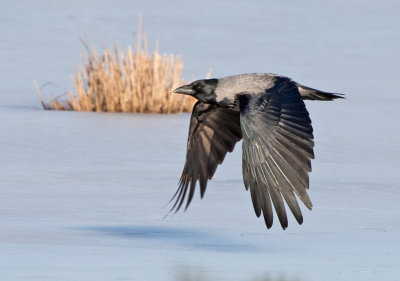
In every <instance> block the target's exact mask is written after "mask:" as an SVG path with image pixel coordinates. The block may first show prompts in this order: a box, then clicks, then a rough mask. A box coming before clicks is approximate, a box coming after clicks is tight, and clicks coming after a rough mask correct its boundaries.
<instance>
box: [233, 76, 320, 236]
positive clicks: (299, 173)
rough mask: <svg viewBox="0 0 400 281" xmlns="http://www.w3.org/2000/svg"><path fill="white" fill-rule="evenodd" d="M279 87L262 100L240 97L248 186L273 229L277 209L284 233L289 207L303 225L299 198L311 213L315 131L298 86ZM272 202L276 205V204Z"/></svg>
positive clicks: (288, 83) (284, 81)
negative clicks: (310, 183) (310, 193)
mask: <svg viewBox="0 0 400 281" xmlns="http://www.w3.org/2000/svg"><path fill="white" fill-rule="evenodd" d="M276 79H277V81H276V83H275V86H274V87H273V88H271V89H268V90H266V92H265V93H260V94H259V95H256V96H253V95H246V94H244V95H240V96H239V97H238V98H239V104H240V112H241V115H240V124H241V128H242V134H243V162H242V166H243V181H244V185H245V187H246V189H248V188H249V187H250V192H251V197H252V201H253V206H254V210H255V212H256V215H257V216H258V217H259V216H260V215H261V211H262V213H263V214H264V220H265V223H266V225H267V227H268V228H270V227H271V226H272V222H273V212H272V204H273V205H274V207H275V210H276V213H277V214H278V218H279V221H280V223H281V225H282V228H283V229H285V228H286V227H287V225H288V221H287V216H286V210H285V206H284V202H283V199H282V196H283V198H284V199H285V201H286V203H287V205H288V206H289V208H290V210H291V211H292V213H293V215H294V216H295V218H296V220H297V221H298V222H299V224H301V223H302V222H303V217H302V214H301V210H300V208H299V205H298V203H297V200H296V198H295V195H294V194H295V193H296V194H297V196H298V197H299V198H300V200H301V201H302V202H303V203H304V204H305V205H306V206H307V208H309V209H311V208H312V203H311V201H310V198H309V197H308V195H307V191H306V189H308V187H309V178H308V173H309V172H310V171H311V161H310V159H312V158H314V152H313V146H314V142H313V134H312V132H313V129H312V126H311V120H310V118H309V114H308V112H307V110H306V107H305V105H304V102H303V101H302V99H301V95H300V93H299V91H298V89H297V87H296V84H294V82H291V80H289V79H286V78H280V77H277V78H276ZM271 200H272V204H271Z"/></svg>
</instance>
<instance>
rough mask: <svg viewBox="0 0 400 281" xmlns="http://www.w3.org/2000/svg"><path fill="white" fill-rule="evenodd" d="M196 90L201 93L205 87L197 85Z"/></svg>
mask: <svg viewBox="0 0 400 281" xmlns="http://www.w3.org/2000/svg"><path fill="white" fill-rule="evenodd" d="M195 90H196V91H197V92H201V90H203V86H202V85H201V84H197V85H196V86H195Z"/></svg>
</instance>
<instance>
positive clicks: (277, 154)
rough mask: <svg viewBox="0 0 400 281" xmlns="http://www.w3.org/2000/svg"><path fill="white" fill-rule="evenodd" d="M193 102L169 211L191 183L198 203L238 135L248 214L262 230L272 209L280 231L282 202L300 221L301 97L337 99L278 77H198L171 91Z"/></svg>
mask: <svg viewBox="0 0 400 281" xmlns="http://www.w3.org/2000/svg"><path fill="white" fill-rule="evenodd" d="M173 92H174V93H178V94H185V95H189V96H192V97H194V98H196V99H197V100H198V101H197V102H196V104H195V105H194V107H193V112H192V115H191V118H190V127H189V136H188V142H187V152H186V161H185V165H184V168H183V172H182V176H181V178H180V181H179V188H178V190H177V191H176V193H175V195H174V196H173V198H172V199H171V200H174V199H175V198H176V201H175V204H174V205H173V207H172V209H171V210H174V209H175V212H177V211H178V210H179V209H180V207H181V206H182V204H183V203H184V200H185V198H186V197H187V200H186V207H185V210H186V209H187V207H188V206H189V204H190V202H191V200H192V198H193V194H194V191H195V186H196V183H197V182H199V185H200V196H201V198H203V196H204V192H205V190H206V186H207V181H208V180H209V179H211V178H212V176H213V175H214V173H215V171H216V169H217V166H218V164H221V163H222V162H223V160H224V158H225V155H226V154H227V152H228V151H229V152H232V151H233V149H234V147H235V144H236V143H237V142H238V141H240V140H241V139H242V138H243V143H242V172H243V182H244V186H245V188H246V190H248V189H250V194H251V199H252V202H253V207H254V211H255V213H256V215H257V217H260V216H261V214H263V216H264V221H265V224H266V226H267V228H268V229H269V228H270V227H271V226H272V223H273V210H272V206H274V208H275V211H276V214H277V216H278V219H279V221H280V224H281V226H282V228H283V229H286V227H287V226H288V219H287V215H286V210H285V204H284V200H285V201H286V204H287V206H288V207H289V209H290V210H291V212H292V213H293V215H294V217H295V218H296V220H297V222H298V223H299V224H302V223H303V216H302V213H301V210H300V207H299V204H298V203H297V200H296V197H295V194H296V195H297V197H298V198H299V199H300V200H301V201H302V202H303V203H304V205H305V206H306V207H307V208H308V209H310V210H311V208H312V203H311V201H310V198H309V196H308V194H307V189H308V188H309V176H308V173H309V172H311V160H310V159H314V151H313V147H314V141H313V139H314V136H313V128H312V126H311V119H310V117H309V113H308V111H307V109H306V107H305V104H304V102H303V100H322V101H331V100H333V99H338V98H343V94H335V93H327V92H323V91H319V90H316V89H312V88H309V87H306V86H303V85H300V84H298V83H296V82H294V81H293V80H292V79H290V78H288V77H285V76H281V75H277V74H271V73H267V74H261V73H251V74H240V75H233V76H227V77H224V78H219V79H204V80H197V81H194V82H192V83H191V84H188V85H185V86H182V87H179V88H177V89H175V90H174V91H173Z"/></svg>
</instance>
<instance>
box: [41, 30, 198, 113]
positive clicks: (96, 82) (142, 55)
mask: <svg viewBox="0 0 400 281" xmlns="http://www.w3.org/2000/svg"><path fill="white" fill-rule="evenodd" d="M83 44H84V46H85V48H86V56H85V57H84V65H85V68H84V70H80V71H79V70H78V71H76V72H75V75H72V76H71V79H72V82H73V85H74V87H75V92H76V94H73V93H72V92H67V93H68V95H69V99H68V100H64V101H60V97H61V96H59V97H58V98H53V99H51V100H50V101H49V102H45V101H44V100H43V97H42V94H41V91H40V89H39V87H38V86H37V83H36V82H35V86H36V89H37V92H38V94H39V97H40V100H41V103H42V105H43V108H44V109H49V110H76V111H97V112H100V111H101V112H137V113H177V112H190V111H191V110H192V107H193V104H194V102H195V100H194V99H193V98H192V97H190V96H185V95H177V94H173V93H172V91H173V90H174V89H175V88H176V87H178V86H180V85H182V84H183V83H184V82H183V81H182V79H181V73H182V70H183V61H182V59H181V58H180V57H179V56H175V55H172V54H171V55H166V54H160V53H159V52H158V51H157V50H156V51H154V52H153V53H152V54H150V53H149V51H148V47H147V40H146V35H145V33H144V32H143V30H142V28H141V27H139V32H138V36H137V40H136V43H135V45H134V47H135V51H133V50H132V47H131V46H129V47H128V48H127V50H126V51H125V52H122V51H120V50H119V48H118V46H114V48H107V49H105V50H104V51H102V52H101V53H99V52H98V51H97V49H96V48H89V47H88V45H87V44H86V43H85V42H83Z"/></svg>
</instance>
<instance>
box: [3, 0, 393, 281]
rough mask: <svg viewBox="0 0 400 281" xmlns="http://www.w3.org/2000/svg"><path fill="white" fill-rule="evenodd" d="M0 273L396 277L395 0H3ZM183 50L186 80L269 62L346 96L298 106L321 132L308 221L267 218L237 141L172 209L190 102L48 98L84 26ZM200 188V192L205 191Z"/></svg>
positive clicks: (93, 32)
mask: <svg viewBox="0 0 400 281" xmlns="http://www.w3.org/2000/svg"><path fill="white" fill-rule="evenodd" d="M0 6H1V9H0V27H1V28H0V61H1V68H0V71H1V83H0V120H1V121H0V147H1V152H0V200H1V201H0V276H1V279H2V280H96V281H97V280H280V279H279V278H281V279H282V280H398V279H399V278H400V270H399V264H400V263H399V261H400V254H399V252H400V246H399V245H400V238H399V237H400V207H399V204H398V202H399V199H400V191H399V188H400V186H399V183H400V173H399V168H400V162H399V152H400V146H399V143H400V132H399V130H400V125H399V121H400V114H399V103H400V98H399V90H400V36H399V35H400V18H399V16H398V14H399V12H400V2H398V1H394V0H393V1H379V2H377V1H371V0H367V1H361V0H359V1H286V2H282V1H247V2H246V1H236V0H235V1H210V0H205V1H198V2H193V1H173V0H170V1H102V0H99V1H75V0H72V1H11V2H10V1H4V0H3V1H0ZM140 15H142V17H143V26H144V29H145V32H146V33H147V37H148V42H149V45H150V48H152V49H153V48H154V47H155V46H156V40H158V42H159V50H160V52H162V53H163V52H165V53H174V54H182V56H183V58H184V62H185V69H184V78H185V79H186V80H191V79H193V78H202V77H204V76H205V74H206V73H207V71H208V70H209V69H210V68H211V69H212V76H213V77H221V76H225V75H230V74H238V73H245V72H273V73H279V74H283V75H287V76H289V77H292V78H293V79H294V80H296V81H298V82H300V83H302V84H304V85H307V86H311V87H314V88H317V89H321V90H325V91H332V92H340V93H345V94H346V97H347V99H346V100H340V101H335V102H332V103H328V102H326V103H323V102H308V103H307V108H308V109H309V111H310V114H311V117H312V120H313V126H314V130H315V139H316V147H315V153H316V159H315V161H313V172H312V174H311V188H310V192H309V194H310V197H311V199H312V201H313V203H314V208H313V210H312V212H309V211H307V210H306V209H305V208H303V210H304V217H305V219H304V224H303V225H302V226H298V225H297V224H296V222H295V221H294V220H293V219H292V218H290V225H289V228H288V229H287V230H286V231H283V230H282V229H280V227H279V225H278V224H275V225H274V226H273V228H272V229H270V230H267V229H266V228H265V226H264V223H263V220H262V219H257V218H256V217H255V215H254V212H253V209H252V206H251V200H250V194H249V193H248V192H246V191H245V190H244V187H243V184H242V179H241V167H240V165H241V160H240V157H241V149H240V146H241V144H238V145H237V147H236V151H235V152H234V153H232V154H230V155H228V156H227V158H226V160H225V163H224V165H222V166H221V167H219V168H218V171H217V174H216V178H215V180H213V181H212V182H211V183H210V184H209V187H208V190H207V192H206V196H205V198H204V200H201V201H200V199H199V198H198V197H199V196H196V198H195V200H194V202H193V203H192V206H191V207H190V209H189V210H188V211H187V212H186V213H179V214H178V215H175V216H173V217H167V218H166V219H164V218H163V217H164V215H165V214H166V213H167V212H168V210H169V208H168V207H165V208H163V206H164V205H165V204H166V203H167V202H168V200H169V198H170V196H172V194H173V193H174V192H175V189H176V187H177V181H178V179H179V176H180V172H181V169H182V167H183V162H184V156H185V155H184V154H185V143H186V136H187V129H188V123H189V122H188V121H189V120H188V119H189V115H188V114H179V115H170V116H166V115H136V114H99V113H77V112H45V111H43V110H42V109H41V106H40V103H39V100H38V97H37V95H36V92H35V89H34V86H33V82H32V81H33V80H37V81H38V83H39V84H44V83H46V82H52V83H54V84H57V85H58V88H57V87H51V86H48V87H46V88H45V90H44V92H45V94H46V95H47V96H48V95H49V94H50V93H53V94H54V95H57V94H60V93H62V92H64V91H65V90H70V89H72V83H71V82H70V75H71V74H72V73H73V72H74V69H76V68H77V67H79V65H80V64H81V52H82V51H83V46H82V44H81V43H80V41H79V38H83V37H85V36H86V37H87V38H88V41H89V43H90V44H91V45H94V46H97V47H99V48H102V47H104V46H110V45H113V44H115V43H119V45H120V47H121V48H122V49H124V48H126V47H127V45H128V44H133V42H134V35H135V32H136V30H137V27H138V22H139V16H140ZM197 195H198V194H197Z"/></svg>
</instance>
